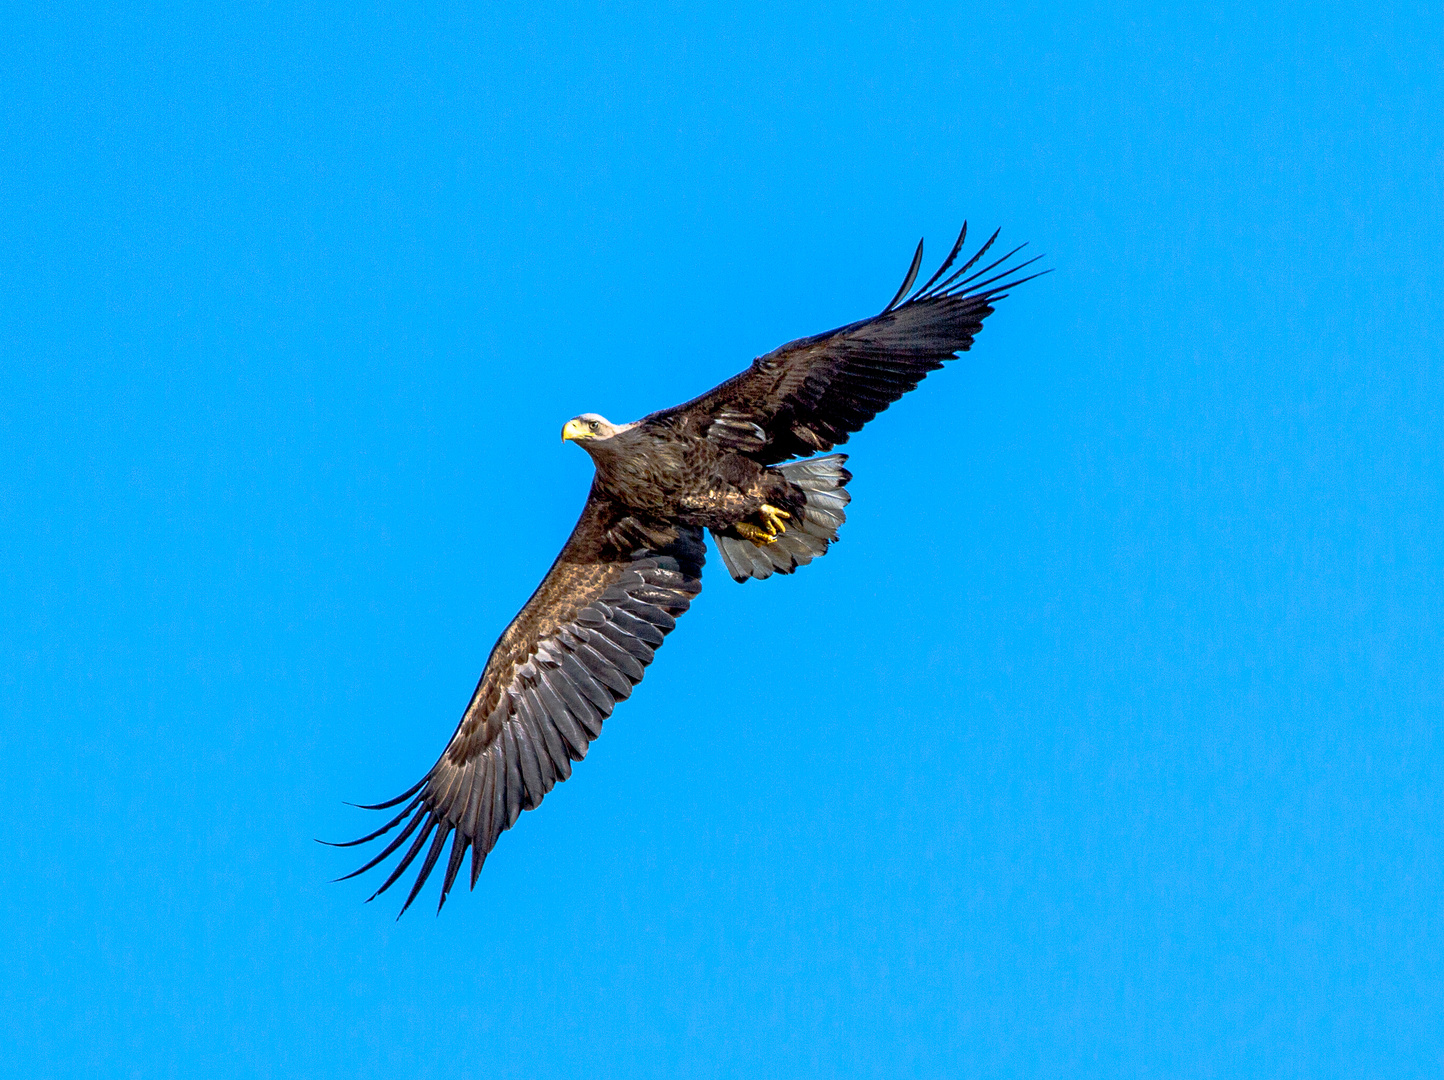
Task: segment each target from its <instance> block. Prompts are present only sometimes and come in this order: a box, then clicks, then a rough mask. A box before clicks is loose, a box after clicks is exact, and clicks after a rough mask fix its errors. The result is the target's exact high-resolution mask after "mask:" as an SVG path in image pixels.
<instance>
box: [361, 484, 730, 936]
mask: <svg viewBox="0 0 1444 1080" xmlns="http://www.w3.org/2000/svg"><path fill="white" fill-rule="evenodd" d="M613 516H614V513H613V510H612V507H611V505H610V504H609V503H607V502H606V501H605V500H601V499H598V498H597V497H596V495H595V494H593V495H592V497H591V498H589V499H588V500H587V505H586V507H585V509H583V511H582V516H581V519H580V520H579V521H578V522H577V526H576V528H575V529H573V530H572V535H571V537H570V539H568V540H567V543H566V546H565V547H563V548H562V552H561V554H560V555H559V556H557V561H556V562H555V563H553V564H552V568H551V570H549V571H548V572H547V576H546V577H545V578H543V579H542V583H541V585H540V586H538V587H537V591H536V592H535V593H533V594H532V597H531V599H530V600H528V601H527V603H526V606H525V607H523V608H522V609H521V611H520V613H518V615H517V617H516V618H515V619H513V620H512V623H511V625H510V626H508V627H507V628H506V632H505V633H503V634H502V635H501V638H500V639H499V640H498V641H497V643H496V646H495V647H494V648H493V649H492V651H491V657H490V658H489V659H488V660H487V662H486V668H485V670H484V671H483V672H482V675H481V681H480V682H478V683H477V686H476V692H475V693H474V694H472V696H471V703H470V704H469V705H467V707H466V712H465V713H464V714H463V715H462V717H461V723H460V724H459V725H458V726H457V728H456V733H455V734H454V735H452V737H451V742H449V743H448V744H447V746H446V750H445V752H443V753H442V755H441V758H440V760H438V761H437V763H436V764H435V765H433V766H432V768H431V771H430V772H428V773H427V774H426V775H425V776H424V777H423V778H422V779H421V782H420V783H418V784H417V785H416V786H415V787H413V788H411V789H410V790H409V791H407V792H404V793H403V794H401V795H399V796H397V797H396V798H394V799H391V800H390V801H389V802H384V803H379V804H377V805H375V806H368V807H364V808H363V809H367V810H387V809H391V808H393V807H396V806H399V805H401V804H403V803H404V804H405V806H404V807H403V809H402V810H401V811H400V812H399V813H398V814H397V815H396V816H395V817H393V818H392V819H391V820H390V821H388V822H387V823H386V824H385V825H383V826H382V827H381V828H379V829H377V830H376V831H375V832H373V833H371V834H370V835H369V836H363V837H362V838H361V839H359V840H352V841H350V842H349V843H346V844H340V845H337V846H339V847H352V846H354V845H356V844H364V843H366V842H367V841H370V840H375V839H377V838H378V837H380V836H383V835H385V834H386V833H388V832H390V831H391V830H392V829H394V828H396V827H397V826H399V825H402V824H403V822H404V823H405V825H404V827H403V828H402V830H401V832H400V834H399V835H397V836H396V837H395V839H393V840H392V841H391V842H390V843H389V844H388V845H387V846H386V848H385V850H383V851H382V852H381V853H380V854H379V855H377V856H376V857H375V858H374V859H372V860H371V861H370V862H368V863H367V864H366V865H365V866H363V867H361V869H359V870H357V871H355V872H354V873H351V874H347V875H346V877H355V876H356V875H357V874H361V873H364V872H365V871H367V870H370V869H371V868H372V867H373V866H376V865H377V864H378V863H380V862H382V861H383V860H384V859H386V858H387V857H388V856H390V855H391V854H392V853H393V852H395V851H396V850H398V849H399V848H400V847H401V845H402V844H404V843H405V842H406V841H407V840H408V839H410V838H411V836H412V834H413V833H414V834H415V839H414V840H412V843H411V846H410V848H408V849H407V851H406V853H405V854H404V855H403V856H402V857H401V861H400V862H399V863H397V864H396V866H395V867H394V868H393V869H392V871H391V874H390V876H389V877H388V878H387V879H386V880H385V882H383V883H382V885H381V887H380V888H379V889H377V890H376V892H375V893H373V894H372V897H371V899H375V898H376V897H377V896H379V895H380V894H381V893H383V892H385V891H386V890H387V889H389V888H390V887H391V886H392V885H393V884H394V883H395V882H396V880H397V879H398V878H399V877H400V876H401V875H402V874H403V873H405V871H406V868H407V867H408V866H410V865H411V863H412V862H413V861H414V860H415V859H416V857H417V856H418V855H419V854H420V852H421V849H422V847H423V846H424V845H425V844H426V842H427V840H428V839H429V840H430V841H431V846H430V848H428V849H427V851H426V856H425V858H424V859H423V860H422V862H421V869H420V870H419V871H417V874H416V880H415V883H414V884H413V885H412V887H411V893H410V895H409V896H407V898H406V903H405V904H404V905H402V908H401V911H402V912H405V911H406V909H407V908H408V907H410V906H411V902H412V901H413V900H415V899H416V894H417V893H419V892H420V891H421V886H422V885H423V884H425V882H426V879H427V877H428V876H429V875H430V874H431V871H432V869H433V868H434V867H435V866H436V863H437V860H438V859H439V857H440V855H441V851H442V848H443V846H444V845H445V843H446V839H447V837H448V836H451V837H452V838H453V839H452V844H451V854H450V857H449V859H448V861H447V864H446V875H445V877H444V878H443V880H442V883H441V900H440V903H439V904H438V905H437V910H438V911H439V910H440V908H441V904H444V903H446V894H447V893H448V892H450V891H451V886H452V883H453V882H454V881H455V880H456V874H457V871H458V870H459V869H460V867H461V863H462V860H463V859H464V858H465V856H466V851H467V848H470V849H471V884H472V886H473V887H475V885H476V879H477V875H478V874H480V873H481V867H482V864H483V863H484V862H485V861H486V856H487V854H488V853H489V852H490V851H491V849H492V846H493V845H494V844H495V843H496V840H497V837H498V836H500V835H501V833H502V831H503V830H505V829H509V828H511V827H512V825H514V824H515V823H516V819H517V816H518V815H519V814H520V813H521V812H522V811H523V810H530V809H532V808H533V807H535V806H537V805H538V804H539V803H540V802H541V801H542V797H543V796H544V795H545V794H546V793H547V792H548V791H550V790H551V789H552V788H553V787H554V786H555V785H556V784H558V783H560V782H561V781H563V780H565V779H567V777H569V776H570V775H571V771H572V762H573V761H580V760H581V759H582V758H584V757H586V754H587V747H588V745H589V744H590V743H591V740H593V739H595V738H596V737H597V736H598V735H599V734H601V730H602V721H603V720H604V719H605V718H606V717H608V716H610V715H611V712H612V707H613V706H614V705H615V704H616V703H617V702H618V701H622V700H624V699H625V698H627V697H628V696H629V695H630V694H631V692H632V687H633V686H634V685H636V684H637V683H639V682H641V681H642V674H643V669H644V668H645V667H646V666H647V665H648V664H649V663H651V662H652V654H653V653H654V652H655V651H656V649H657V648H658V647H659V646H660V645H661V644H662V639H663V638H664V637H665V636H666V635H667V634H668V633H669V632H670V631H671V630H672V628H673V627H674V626H676V618H677V616H678V615H681V614H682V613H683V612H684V611H686V610H687V607H688V605H689V604H690V603H691V601H692V598H693V597H695V596H696V595H697V593H698V592H700V591H701V588H702V583H701V575H702V562H703V560H704V559H705V557H706V549H705V547H704V544H703V541H702V534H701V530H699V529H689V528H685V527H678V528H676V529H674V530H672V531H670V532H668V533H665V534H660V535H659V534H656V533H653V534H652V542H651V544H650V546H648V547H642V548H639V549H636V550H633V551H630V552H626V551H623V550H621V549H620V548H619V547H618V543H619V542H618V541H616V540H615V539H613V538H614V537H616V536H618V535H621V534H622V533H623V530H621V529H617V528H614V527H613V526H615V525H616V524H617V523H616V522H614V521H612V520H611V519H612V517H613ZM342 880H345V879H344V878H343V879H342ZM398 918H399V915H398Z"/></svg>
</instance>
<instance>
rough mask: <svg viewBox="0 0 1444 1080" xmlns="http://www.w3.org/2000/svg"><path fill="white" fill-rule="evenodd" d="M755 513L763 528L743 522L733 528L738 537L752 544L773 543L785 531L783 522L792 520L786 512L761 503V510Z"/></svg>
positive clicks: (785, 527)
mask: <svg viewBox="0 0 1444 1080" xmlns="http://www.w3.org/2000/svg"><path fill="white" fill-rule="evenodd" d="M757 513H758V516H759V517H761V518H762V524H763V528H760V529H759V528H758V527H757V526H756V525H749V524H748V523H747V522H745V521H739V522H738V523H737V524H736V525H735V526H734V528H736V530H737V535H738V536H740V537H742V539H744V540H749V541H751V542H752V543H754V544H771V543H775V542H776V540H777V538H778V537H779V536H781V535H782V534H783V533H785V532H786V531H787V526H786V525H784V524H783V522H784V521H789V520H791V518H792V515H791V514H789V513H788V512H787V511H786V510H780V509H778V508H777V507H775V506H773V505H771V504H770V503H763V504H762V509H761V510H759V511H758V512H757Z"/></svg>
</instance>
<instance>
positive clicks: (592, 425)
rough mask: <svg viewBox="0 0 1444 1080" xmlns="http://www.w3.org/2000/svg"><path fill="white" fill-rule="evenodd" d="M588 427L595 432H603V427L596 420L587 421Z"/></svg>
mask: <svg viewBox="0 0 1444 1080" xmlns="http://www.w3.org/2000/svg"><path fill="white" fill-rule="evenodd" d="M587 426H588V427H589V428H591V429H592V430H593V431H601V430H602V426H601V425H600V424H598V423H597V422H596V421H595V420H588V421H587Z"/></svg>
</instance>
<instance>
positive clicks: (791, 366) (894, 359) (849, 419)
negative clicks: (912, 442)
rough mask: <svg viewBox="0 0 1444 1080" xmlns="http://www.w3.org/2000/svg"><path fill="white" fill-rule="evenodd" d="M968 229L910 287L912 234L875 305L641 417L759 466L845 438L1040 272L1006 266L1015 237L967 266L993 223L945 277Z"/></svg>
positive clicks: (967, 342) (918, 256) (968, 338)
mask: <svg viewBox="0 0 1444 1080" xmlns="http://www.w3.org/2000/svg"><path fill="white" fill-rule="evenodd" d="M967 234H968V227H967V225H966V224H964V225H963V230H962V232H960V233H959V234H958V240H957V243H956V244H954V245H953V250H952V251H951V252H950V253H949V254H948V257H947V258H946V259H945V260H943V265H942V266H940V267H939V268H938V271H937V273H935V274H934V275H933V276H932V277H931V278H930V279H929V280H928V281H927V283H926V284H924V285H923V286H921V287H920V288H918V289H917V290H916V291H913V292H912V293H911V295H909V290H912V287H913V283H914V282H915V281H916V280H917V276H918V268H919V266H921V265H922V258H923V245H922V242H921V241H919V242H918V248H917V252H916V253H915V254H914V255H913V261H912V265H911V266H910V267H909V268H908V272H907V276H906V277H905V278H904V279H903V284H902V288H900V289H899V290H898V292H897V295H896V296H894V297H893V299H892V303H890V304H888V306H887V307H885V308H883V310H882V312H881V313H880V314H878V315H875V316H873V317H872V318H870V319H863V320H862V321H861V322H855V323H851V324H850V325H848V326H843V327H839V328H838V329H836V330H829V331H828V332H827V333H825V334H818V335H816V336H815V337H808V338H800V339H799V340H797V341H793V342H790V343H788V344H786V345H784V346H782V347H781V348H780V349H774V350H773V351H772V352H770V353H768V354H767V355H766V356H760V357H758V358H757V359H756V360H754V361H753V362H752V366H751V367H750V368H748V369H747V370H746V371H744V372H742V374H740V375H737V376H735V377H733V378H731V379H728V380H727V381H726V382H725V383H723V384H722V385H721V386H718V387H717V388H716V389H714V390H711V391H709V392H707V393H705V394H703V395H702V396H701V397H699V398H695V399H693V400H692V401H689V402H687V403H685V404H683V405H678V406H676V407H675V408H671V409H664V410H662V411H661V412H657V413H653V414H652V415H651V416H649V417H647V418H646V421H645V422H648V423H659V424H668V425H675V426H681V427H684V428H687V429H690V430H691V431H693V432H695V433H697V434H700V435H705V436H706V437H707V438H709V439H711V440H712V441H713V442H715V443H718V444H719V445H722V446H725V447H727V448H728V449H730V450H734V451H736V452H738V453H742V454H746V455H747V456H749V457H752V458H754V459H756V460H757V461H760V462H761V463H763V464H764V465H773V464H776V463H777V462H780V461H786V460H788V459H789V458H793V457H805V456H808V455H811V454H815V453H817V452H819V451H823V450H831V449H832V448H833V447H834V446H835V445H837V444H839V443H844V442H846V441H847V439H848V436H849V435H850V434H851V433H852V432H855V431H858V430H859V429H861V427H862V426H863V425H864V424H866V423H867V422H868V421H869V420H871V419H872V418H873V417H874V416H876V415H877V414H878V413H880V412H882V411H883V410H884V409H886V408H887V407H888V406H889V405H891V404H892V403H893V402H894V401H896V400H897V399H898V398H900V397H902V396H903V395H904V394H905V393H907V392H908V391H909V390H911V389H913V387H915V386H917V384H918V383H919V382H921V381H922V380H923V378H924V376H926V375H927V373H928V372H929V371H933V370H935V369H937V368H940V367H942V366H943V361H944V360H949V359H952V358H953V357H955V356H956V355H957V354H958V353H960V352H965V351H967V350H968V349H970V348H971V347H972V344H973V337H974V335H976V334H977V332H978V331H979V330H980V329H982V326H983V319H985V318H986V317H987V316H988V315H990V314H992V311H993V308H992V305H993V304H994V303H995V302H996V301H998V300H1001V299H1002V298H1003V297H1004V296H1006V295H1007V290H1009V289H1011V288H1012V287H1014V286H1015V285H1021V284H1022V283H1023V282H1025V281H1029V280H1031V279H1032V278H1034V277H1037V276H1039V275H1038V274H1036V273H1035V274H1029V275H1027V276H1024V277H1019V276H1018V275H1019V273H1020V272H1021V271H1022V270H1023V269H1024V268H1025V267H1027V266H1030V265H1031V264H1033V263H1034V262H1036V261H1037V258H1033V259H1028V260H1026V261H1024V262H1021V263H1015V264H1013V265H1012V266H1008V265H1006V264H1007V263H1008V261H1009V260H1010V259H1012V258H1013V256H1015V255H1016V254H1017V253H1018V252H1019V251H1021V250H1022V246H1019V247H1016V248H1014V249H1013V250H1012V251H1010V252H1008V253H1007V254H1006V255H1004V256H1003V257H1002V258H999V259H995V260H994V261H993V262H991V263H989V264H987V265H986V266H983V267H982V268H981V269H977V270H974V269H973V268H974V267H975V266H977V265H978V263H979V262H981V261H982V258H983V255H984V254H985V253H986V252H987V251H988V250H989V249H990V248H991V247H992V246H993V242H994V241H995V240H997V238H998V234H997V233H996V232H995V233H994V234H993V235H992V236H991V237H989V238H988V241H987V243H985V244H984V245H983V246H982V247H981V248H980V249H979V250H978V252H977V254H975V255H974V256H973V257H972V258H971V259H969V260H968V261H967V262H966V263H965V264H963V266H962V267H960V268H959V269H958V270H956V271H954V272H953V273H952V274H951V275H949V276H947V277H946V278H945V277H944V276H943V275H944V274H946V273H947V271H948V269H949V268H950V267H951V266H952V265H953V263H954V262H955V261H956V260H957V257H958V253H959V252H960V251H962V248H963V241H964V240H965V238H966V237H967ZM970 271H971V272H970ZM1043 272H1044V273H1046V271H1043Z"/></svg>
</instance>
